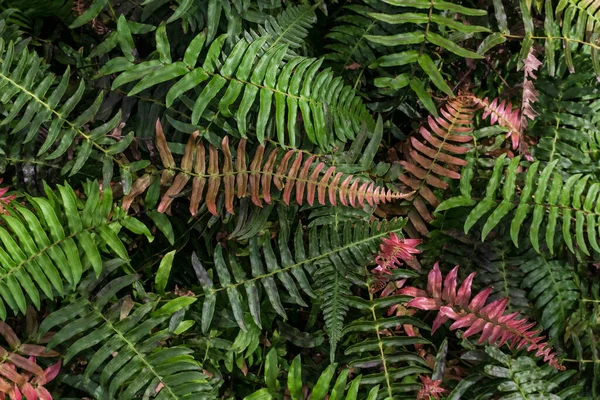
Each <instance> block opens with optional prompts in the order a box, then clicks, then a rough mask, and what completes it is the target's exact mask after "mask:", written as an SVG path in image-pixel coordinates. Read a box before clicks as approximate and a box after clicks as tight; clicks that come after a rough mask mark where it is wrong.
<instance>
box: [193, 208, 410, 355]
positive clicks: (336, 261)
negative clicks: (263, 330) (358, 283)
mask: <svg viewBox="0 0 600 400" xmlns="http://www.w3.org/2000/svg"><path fill="white" fill-rule="evenodd" d="M403 225H404V221H403V220H401V219H399V220H391V221H376V222H374V223H368V222H356V223H352V222H347V223H345V224H344V225H343V226H340V227H339V228H338V229H336V228H335V227H333V226H323V227H314V228H311V229H310V230H309V232H308V246H306V245H305V244H304V241H303V230H302V227H301V226H298V228H297V230H296V233H295V235H294V237H293V239H290V228H289V226H288V227H285V226H284V230H283V231H282V232H281V233H280V236H279V238H278V239H277V241H276V243H274V244H271V240H270V239H269V238H268V237H265V236H262V237H256V236H255V237H253V238H251V239H250V241H249V243H248V248H247V249H245V250H244V253H247V254H248V255H247V256H246V257H244V258H240V257H239V256H236V255H235V254H234V252H232V251H228V252H227V253H226V254H224V251H223V249H222V248H221V247H220V246H217V247H216V249H215V256H214V258H215V269H216V272H217V274H216V277H218V284H217V283H216V282H213V279H210V278H209V275H208V272H207V270H206V269H205V267H204V266H203V265H202V264H201V263H200V262H199V261H198V260H197V259H194V258H193V259H192V261H193V263H194V269H195V271H196V275H197V276H198V277H199V279H200V282H201V284H202V288H203V291H204V298H203V299H204V300H203V313H202V329H203V331H204V332H206V331H208V329H209V327H210V324H211V321H212V318H213V314H214V309H215V305H216V301H217V294H218V293H219V292H222V291H226V292H227V298H228V303H229V306H230V308H231V310H232V313H233V315H234V318H235V320H236V322H237V323H238V325H239V326H240V328H241V329H243V330H246V329H247V326H246V323H245V321H244V317H243V315H244V312H245V310H246V307H245V306H244V305H246V304H247V307H248V309H249V311H250V314H251V315H252V318H253V321H254V323H255V324H256V325H258V326H261V325H262V318H261V303H260V300H259V299H260V297H261V294H260V293H261V292H262V290H263V289H264V293H266V295H267V298H268V301H269V303H270V304H271V306H272V307H273V309H274V310H275V311H276V312H277V313H278V314H279V315H281V316H282V317H283V318H287V313H286V312H285V309H284V307H283V305H282V299H281V297H280V292H282V291H284V290H285V293H287V295H288V297H287V298H288V299H289V300H288V301H290V302H293V303H296V304H299V305H306V303H305V301H304V299H303V297H302V295H301V293H300V291H302V292H304V293H305V294H306V295H308V296H309V297H318V299H319V302H320V304H321V309H322V310H323V314H324V318H325V326H326V330H327V333H328V335H329V340H330V345H331V352H332V356H333V355H334V354H335V346H336V344H337V342H338V341H339V340H340V338H341V331H342V328H343V321H344V317H345V314H346V312H347V310H348V306H347V304H346V301H345V297H346V296H348V295H350V292H349V290H348V288H349V286H350V281H349V280H348V279H349V278H350V276H352V275H357V274H360V273H361V272H362V270H363V268H364V266H365V265H367V264H368V263H369V262H370V261H371V260H372V257H373V255H374V254H375V253H376V252H377V245H378V244H379V242H380V240H381V239H382V238H383V237H385V236H388V235H389V234H390V233H393V232H396V233H398V232H400V231H401V229H402V227H403ZM288 239H290V240H291V241H292V242H293V252H292V245H291V244H290V243H288ZM274 248H276V249H277V250H278V254H276V253H275V252H274ZM248 264H249V265H248ZM248 266H249V268H248ZM265 266H266V269H265ZM248 269H249V270H250V271H251V275H252V277H248V274H247V272H246V271H247V270H248ZM305 271H306V272H308V273H309V274H310V276H312V278H313V280H314V283H313V284H311V283H310V282H309V279H308V277H307V275H306V273H305ZM232 275H233V279H232ZM292 277H293V278H292ZM294 279H295V281H294ZM277 281H278V282H279V283H277ZM242 286H243V287H244V292H245V294H244V292H242V290H241V289H242ZM261 287H262V289H261ZM313 287H314V291H313ZM280 288H281V289H280ZM315 292H316V293H315Z"/></svg>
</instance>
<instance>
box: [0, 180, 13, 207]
mask: <svg viewBox="0 0 600 400" xmlns="http://www.w3.org/2000/svg"><path fill="white" fill-rule="evenodd" d="M2 180H3V179H2V178H0V183H2ZM8 190H9V187H8V186H7V187H3V188H0V214H4V213H5V211H4V208H3V207H2V204H9V203H10V202H11V201H13V200H14V199H15V198H16V196H15V195H11V196H7V195H6V193H7V192H8Z"/></svg>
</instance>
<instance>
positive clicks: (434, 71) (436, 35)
mask: <svg viewBox="0 0 600 400" xmlns="http://www.w3.org/2000/svg"><path fill="white" fill-rule="evenodd" d="M384 1H385V3H388V4H390V5H392V6H394V7H395V9H396V10H397V11H399V12H400V13H393V14H392V13H381V12H379V13H373V12H371V13H368V15H369V17H371V18H374V19H376V20H379V21H382V22H384V23H386V24H390V25H393V26H394V30H393V33H391V34H388V35H366V36H365V37H366V38H367V40H369V41H371V42H373V43H377V44H380V45H384V46H388V47H395V48H397V49H401V50H402V51H400V52H393V53H392V54H387V55H384V56H382V57H380V58H379V59H377V60H376V61H375V62H373V63H372V64H371V68H375V67H386V68H387V67H403V68H401V69H400V71H403V72H401V73H400V74H399V75H397V76H396V77H394V78H387V84H385V83H384V82H383V79H386V78H382V80H380V81H379V85H378V86H382V87H386V86H388V87H390V88H392V89H395V90H398V89H401V88H402V87H404V86H408V85H410V87H411V89H412V90H413V91H415V93H416V94H417V95H418V97H419V98H420V99H421V100H422V101H423V104H424V105H425V107H427V109H428V110H429V111H430V112H433V110H432V107H431V106H430V104H431V105H432V102H431V98H430V97H429V95H428V94H427V92H426V91H425V90H424V89H423V84H422V83H421V82H420V80H419V79H418V78H417V77H414V74H412V73H411V72H410V70H409V68H408V67H411V68H415V67H416V66H417V65H418V67H419V69H421V70H422V71H423V72H424V73H425V74H426V75H427V76H428V77H429V79H430V80H431V82H432V83H433V84H434V85H435V86H436V87H437V88H438V89H439V90H441V91H442V92H444V93H445V94H446V95H448V96H449V97H454V93H453V91H452V88H450V86H448V84H447V83H446V80H445V79H444V77H443V75H442V73H441V72H440V71H439V69H438V67H437V66H436V64H435V63H434V61H433V59H432V58H431V56H430V54H431V53H432V52H433V50H434V49H437V48H441V49H442V50H444V51H446V52H447V54H450V53H451V54H455V55H457V56H459V57H466V58H471V59H478V58H483V56H482V55H481V54H479V53H477V52H474V51H471V50H467V49H466V48H465V47H464V46H460V45H459V44H458V43H459V42H462V41H463V40H464V39H466V38H468V37H471V36H473V35H475V34H478V33H487V32H490V30H489V29H488V28H486V27H484V26H478V25H475V24H466V23H463V22H461V21H464V20H466V19H467V18H468V17H475V16H482V15H486V14H487V12H486V11H485V10H479V9H474V8H467V7H464V6H461V5H457V4H454V3H451V2H447V1H443V0H433V1H430V0H410V1H405V0H384ZM456 17H458V18H460V19H461V21H459V20H458V18H456ZM430 46H431V47H432V48H430ZM446 57H448V55H446Z"/></svg>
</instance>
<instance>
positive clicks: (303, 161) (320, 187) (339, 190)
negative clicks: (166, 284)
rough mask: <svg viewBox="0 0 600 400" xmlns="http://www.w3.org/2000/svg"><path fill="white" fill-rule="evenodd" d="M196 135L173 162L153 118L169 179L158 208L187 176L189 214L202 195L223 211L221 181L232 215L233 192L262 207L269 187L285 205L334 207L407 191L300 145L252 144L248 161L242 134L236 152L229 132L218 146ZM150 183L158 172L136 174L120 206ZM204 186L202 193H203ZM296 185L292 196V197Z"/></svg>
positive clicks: (360, 204)
mask: <svg viewBox="0 0 600 400" xmlns="http://www.w3.org/2000/svg"><path fill="white" fill-rule="evenodd" d="M197 135H198V132H195V133H194V134H193V135H190V138H189V140H188V142H187V144H186V147H185V152H184V156H183V159H182V161H181V167H177V166H176V164H175V161H174V159H173V155H172V154H171V151H170V150H169V148H168V145H167V141H166V138H165V136H164V132H163V130H162V125H161V124H160V121H157V123H156V137H157V147H158V150H159V153H160V155H161V159H162V162H163V164H164V166H165V169H164V170H163V171H162V174H161V178H160V185H167V184H170V186H169V188H168V190H167V191H166V192H165V194H164V195H163V196H162V199H161V202H160V204H159V205H158V211H159V212H161V213H162V212H165V211H166V210H168V208H169V207H170V205H171V203H172V201H173V200H174V198H175V196H177V195H178V194H179V193H181V192H182V191H183V190H184V188H185V187H186V185H187V184H188V183H189V181H190V180H192V195H191V201H190V213H191V214H192V215H193V216H196V215H197V213H198V207H199V206H200V203H201V202H202V201H203V200H204V202H205V203H206V206H207V207H208V210H209V211H210V212H211V214H213V215H219V214H220V213H221V211H220V210H217V203H216V199H217V195H218V193H219V192H218V191H219V188H220V187H221V184H223V187H224V189H225V194H224V198H225V209H226V211H227V212H228V213H230V214H234V213H235V211H234V206H233V202H234V199H235V197H237V198H238V199H241V198H243V197H246V196H249V197H250V198H251V199H252V203H254V204H255V205H256V206H258V207H263V206H264V205H265V203H266V204H267V205H268V204H271V202H272V197H271V191H272V190H273V186H274V187H275V189H276V190H277V191H279V192H282V198H283V201H284V203H285V204H288V205H289V204H290V202H291V201H294V202H296V203H298V204H300V205H302V204H303V203H304V201H306V202H307V203H308V204H309V205H313V204H314V203H315V200H316V201H317V202H318V203H319V204H321V205H323V204H326V199H327V200H328V201H329V203H330V204H332V205H334V206H335V205H337V204H338V202H340V203H341V204H343V205H344V206H346V205H350V206H352V207H364V205H365V201H366V202H367V203H368V204H369V205H370V206H374V205H376V204H380V203H384V202H386V201H387V202H389V201H392V200H395V199H401V198H404V197H406V196H407V195H406V194H403V193H394V192H392V191H391V190H390V189H386V188H383V187H381V186H379V185H375V183H373V182H371V181H369V180H362V179H361V178H359V177H355V176H353V175H349V174H343V173H341V172H337V170H336V168H335V167H333V166H330V167H327V166H326V164H325V163H324V162H318V160H317V157H316V156H314V155H309V156H308V157H307V158H305V157H306V153H305V152H303V151H301V150H288V151H286V152H284V151H282V149H281V148H280V147H278V146H275V145H271V144H268V145H267V146H260V145H259V146H256V147H255V150H254V152H253V153H254V154H253V155H252V156H251V160H252V161H251V162H250V165H249V166H248V165H247V161H246V154H247V153H248V152H247V150H246V143H247V141H246V140H245V139H242V140H240V141H239V142H238V145H237V150H236V152H235V155H234V153H232V150H231V148H230V146H229V137H227V136H226V137H225V138H223V140H222V142H221V148H220V150H218V149H217V148H216V147H215V146H213V145H212V144H209V143H206V142H204V141H203V140H199V141H198V142H196V138H197ZM205 145H207V147H208V149H207V148H206V147H205ZM206 153H208V157H206V155H207V154H206ZM250 154H252V153H250ZM194 159H195V161H194ZM207 159H208V168H207V165H206V164H207ZM175 174H176V175H175ZM321 174H322V175H321ZM154 182H155V183H156V184H159V182H158V175H157V174H155V175H151V174H146V175H143V176H142V177H140V178H139V179H138V180H137V181H136V182H134V184H133V187H132V190H131V192H130V193H129V194H128V195H127V196H126V197H125V198H124V199H123V207H124V208H125V209H128V208H129V206H130V205H131V203H132V201H133V200H134V198H135V197H136V196H138V195H140V194H141V193H143V192H144V191H145V190H146V189H147V188H148V187H149V186H150V185H152V184H153V183H154ZM205 186H206V187H207V191H206V196H204V187H205ZM294 189H295V196H294V197H292V193H293V192H294ZM292 199H293V200H292Z"/></svg>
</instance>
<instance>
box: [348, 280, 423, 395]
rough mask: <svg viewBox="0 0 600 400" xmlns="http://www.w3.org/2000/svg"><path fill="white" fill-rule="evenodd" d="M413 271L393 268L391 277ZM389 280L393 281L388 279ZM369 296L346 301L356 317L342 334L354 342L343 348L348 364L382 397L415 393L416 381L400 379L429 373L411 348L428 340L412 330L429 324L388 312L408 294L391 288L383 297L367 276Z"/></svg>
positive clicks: (404, 300)
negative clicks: (357, 315) (377, 293)
mask: <svg viewBox="0 0 600 400" xmlns="http://www.w3.org/2000/svg"><path fill="white" fill-rule="evenodd" d="M415 276H417V274H416V273H415V272H413V271H409V270H402V269H396V270H394V271H393V277H394V278H395V279H400V278H407V277H415ZM391 284H393V283H391ZM366 287H367V290H368V293H369V299H364V298H362V297H357V296H351V297H349V298H348V299H347V302H348V305H349V306H350V308H352V309H353V310H356V311H355V312H357V313H360V317H359V318H356V319H355V320H354V321H352V322H350V323H349V324H347V325H346V327H345V328H344V330H343V332H342V333H343V335H344V336H345V337H346V338H352V339H353V342H354V344H352V345H350V346H348V347H347V348H346V349H345V350H344V354H345V355H347V356H351V357H353V359H352V361H350V364H349V366H350V367H351V368H355V369H357V370H359V371H360V372H361V373H362V374H363V377H362V379H361V386H367V387H371V388H372V390H375V391H376V392H377V393H378V396H382V397H384V398H394V396H399V395H400V394H403V393H413V394H414V396H416V393H417V392H418V391H419V390H420V389H421V385H420V384H418V383H403V379H404V378H407V377H412V379H414V380H416V379H417V377H418V376H419V375H430V374H431V371H430V370H429V367H428V364H427V362H426V361H425V360H424V359H423V358H422V357H420V356H419V355H418V354H415V353H414V352H412V351H411V350H412V349H414V347H413V346H422V345H427V344H429V341H428V340H427V339H425V338H423V337H421V336H420V335H416V334H415V332H416V331H418V330H419V329H423V330H425V331H428V330H429V327H428V326H427V325H426V324H425V323H424V322H422V321H421V320H419V319H418V318H415V317H413V316H410V315H407V314H406V313H403V312H398V315H392V316H390V315H389V314H390V313H389V310H390V308H391V307H398V306H400V305H402V304H404V303H406V302H407V301H408V300H409V299H410V297H407V296H402V295H398V294H397V293H395V292H394V291H391V293H389V295H387V296H385V297H377V295H376V294H375V292H376V291H377V281H373V280H371V279H369V280H367V282H366Z"/></svg>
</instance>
